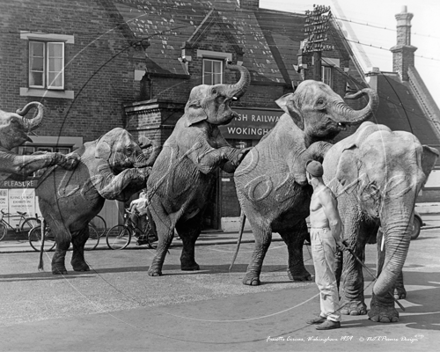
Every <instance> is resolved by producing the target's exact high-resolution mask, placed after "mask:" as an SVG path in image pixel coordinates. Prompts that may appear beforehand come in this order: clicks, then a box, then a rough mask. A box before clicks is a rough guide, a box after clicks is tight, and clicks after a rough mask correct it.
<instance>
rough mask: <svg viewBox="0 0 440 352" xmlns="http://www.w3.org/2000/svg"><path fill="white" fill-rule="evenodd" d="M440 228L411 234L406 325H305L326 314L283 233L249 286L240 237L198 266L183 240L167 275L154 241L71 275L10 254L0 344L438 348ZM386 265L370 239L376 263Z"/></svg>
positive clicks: (1, 279)
mask: <svg viewBox="0 0 440 352" xmlns="http://www.w3.org/2000/svg"><path fill="white" fill-rule="evenodd" d="M438 231H439V230H438V229H431V230H423V232H422V234H421V236H420V238H419V239H418V240H417V241H413V242H412V243H411V250H410V253H409V255H408V258H407V262H406V266H405V280H406V288H407V290H408V298H407V299H406V300H402V301H401V302H402V304H403V305H404V306H405V307H406V311H405V312H401V321H400V322H398V323H394V324H380V323H374V322H371V321H369V320H368V319H367V318H366V316H358V317H356V316H354V317H350V316H348V317H347V316H344V317H343V324H342V328H341V329H338V330H332V331H325V332H317V331H316V330H315V329H314V327H313V326H308V325H306V324H305V323H304V322H305V320H307V319H308V318H310V317H311V316H313V314H315V313H318V311H319V300H318V296H317V292H318V291H317V288H316V286H315V284H314V283H312V282H304V283H292V282H290V281H289V280H288V278H287V275H286V272H285V263H286V258H287V257H286V255H287V251H286V249H285V246H284V244H283V243H282V242H274V243H272V246H271V248H270V250H269V253H268V255H267V257H266V260H265V265H264V269H263V273H262V281H263V285H261V286H259V287H248V286H244V285H242V284H241V279H242V278H243V276H244V272H245V270H246V265H247V262H248V260H249V257H250V254H251V251H252V247H253V245H252V244H249V243H248V244H244V245H243V246H242V248H241V251H240V254H239V256H238V258H237V261H236V265H235V266H234V268H233V270H232V271H229V270H228V266H229V262H230V260H231V257H232V252H233V250H234V246H233V245H232V244H221V245H207V246H206V245H205V246H198V247H197V248H196V252H197V260H198V262H199V264H200V265H201V270H200V271H198V272H182V271H180V270H179V256H180V248H179V247H173V248H172V249H171V250H170V253H169V254H168V256H167V258H166V264H165V266H164V270H163V272H164V276H162V277H160V278H152V277H149V276H148V275H147V270H148V265H149V263H150V260H151V258H152V255H153V252H152V251H151V250H147V249H130V250H124V251H109V250H99V251H93V252H88V253H87V260H88V262H89V264H90V265H91V267H92V268H93V270H92V271H90V272H87V273H74V272H69V274H68V275H66V276H52V275H51V274H50V273H48V272H38V271H37V270H36V264H37V253H32V252H27V253H24V252H21V253H2V254H1V259H0V261H1V262H0V297H1V300H0V336H1V338H0V351H2V352H3V351H292V350H295V351H340V350H341V349H342V350H351V349H354V350H356V351H372V350H381V351H382V350H386V351H414V350H424V351H431V350H434V349H437V347H438V345H439V344H440V334H439V330H440V324H439V322H440V306H439V299H438V297H439V296H440V261H439V259H438V253H439V248H440V234H439V233H438ZM304 252H305V259H306V264H307V268H308V270H309V271H310V272H311V273H313V266H312V265H311V260H310V255H309V252H308V247H307V246H305V248H304ZM50 255H51V254H49V256H50ZM49 259H50V258H46V267H47V268H49ZM67 259H68V260H70V257H69V254H68V258H67ZM374 262H375V246H369V247H368V252H367V265H368V266H369V267H370V268H371V269H372V270H373V271H374V268H375V265H374ZM68 269H69V268H68ZM365 277H366V278H368V274H367V273H365ZM370 283H371V282H370V281H369V280H367V281H366V286H367V288H366V291H365V294H366V297H367V302H368V303H369V299H370V297H371V285H370V286H368V285H369V284H370Z"/></svg>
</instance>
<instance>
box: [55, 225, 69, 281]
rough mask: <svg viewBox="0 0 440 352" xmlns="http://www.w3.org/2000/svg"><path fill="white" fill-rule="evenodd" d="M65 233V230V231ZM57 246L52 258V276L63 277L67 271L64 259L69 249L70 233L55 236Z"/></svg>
mask: <svg viewBox="0 0 440 352" xmlns="http://www.w3.org/2000/svg"><path fill="white" fill-rule="evenodd" d="M66 231H67V229H66ZM55 238H56V242H57V246H56V248H55V253H54V255H53V257H52V274H54V275H65V274H67V269H66V265H65V258H66V253H67V250H68V249H69V247H70V233H68V231H67V233H63V234H62V235H60V233H58V234H57V235H56V237H55Z"/></svg>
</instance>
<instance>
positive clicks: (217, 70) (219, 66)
mask: <svg viewBox="0 0 440 352" xmlns="http://www.w3.org/2000/svg"><path fill="white" fill-rule="evenodd" d="M212 63H213V65H214V70H213V72H215V73H221V72H222V63H221V62H220V61H213V62H212Z"/></svg>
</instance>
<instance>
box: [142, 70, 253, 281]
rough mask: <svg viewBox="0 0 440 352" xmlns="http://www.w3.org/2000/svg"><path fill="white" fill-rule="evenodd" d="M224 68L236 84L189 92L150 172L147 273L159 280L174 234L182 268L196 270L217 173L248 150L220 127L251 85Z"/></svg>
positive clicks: (234, 164)
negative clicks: (151, 248) (151, 229)
mask: <svg viewBox="0 0 440 352" xmlns="http://www.w3.org/2000/svg"><path fill="white" fill-rule="evenodd" d="M228 68H229V69H231V70H238V71H240V79H239V81H238V82H237V83H235V84H217V85H213V86H210V85H199V86H195V87H194V88H193V89H192V90H191V92H190V96H189V99H188V102H187V103H186V105H185V110H184V115H183V116H182V117H181V118H180V119H179V120H178V121H177V123H176V126H175V128H174V130H173V132H172V133H171V135H170V137H169V138H168V139H167V140H166V142H165V143H164V145H163V148H162V151H161V153H160V154H159V156H158V158H157V160H156V162H155V164H154V166H153V169H152V170H151V174H150V177H149V179H148V182H147V198H148V202H149V204H150V205H149V209H150V213H151V217H152V219H153V222H154V225H155V228H156V232H157V235H158V243H157V248H156V255H155V257H154V258H153V260H152V263H151V266H150V268H149V270H148V274H149V275H150V276H160V275H162V266H163V262H164V260H165V255H166V252H167V250H168V248H169V246H170V244H171V242H172V239H173V236H174V229H176V230H177V232H178V234H179V237H180V238H181V240H182V243H183V248H182V254H181V257H180V261H181V269H182V270H199V265H198V264H197V262H196V261H195V258H194V247H195V242H196V240H197V238H198V237H199V235H200V232H201V224H202V219H203V213H204V210H205V208H206V205H207V201H208V199H209V195H210V192H211V190H212V188H213V186H214V184H215V180H216V177H217V172H218V170H219V169H222V170H224V171H226V172H229V173H232V172H234V170H235V169H236V167H237V166H238V165H239V163H240V161H241V160H242V158H243V157H244V155H245V154H246V153H247V151H248V149H235V148H232V147H231V146H230V145H229V144H228V143H227V142H226V140H225V139H224V138H223V136H222V135H221V133H220V130H219V128H218V125H225V124H228V123H229V122H230V121H231V120H232V119H234V118H235V117H237V116H238V114H237V113H236V112H234V111H233V110H231V107H230V104H231V102H233V101H234V100H236V99H239V98H240V97H241V96H242V95H243V94H244V93H245V92H246V90H247V88H248V86H249V84H250V74H249V71H248V70H247V69H246V68H245V67H243V66H237V65H229V66H228Z"/></svg>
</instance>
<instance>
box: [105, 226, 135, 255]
mask: <svg viewBox="0 0 440 352" xmlns="http://www.w3.org/2000/svg"><path fill="white" fill-rule="evenodd" d="M105 239H106V241H107V246H109V248H111V249H124V248H126V247H127V246H128V245H129V244H130V241H131V230H130V229H129V228H128V227H125V226H124V225H116V226H113V227H112V228H111V229H110V230H108V231H107V235H106V236H105Z"/></svg>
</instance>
